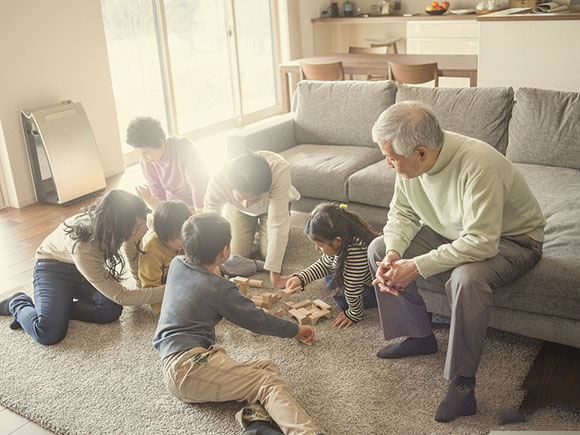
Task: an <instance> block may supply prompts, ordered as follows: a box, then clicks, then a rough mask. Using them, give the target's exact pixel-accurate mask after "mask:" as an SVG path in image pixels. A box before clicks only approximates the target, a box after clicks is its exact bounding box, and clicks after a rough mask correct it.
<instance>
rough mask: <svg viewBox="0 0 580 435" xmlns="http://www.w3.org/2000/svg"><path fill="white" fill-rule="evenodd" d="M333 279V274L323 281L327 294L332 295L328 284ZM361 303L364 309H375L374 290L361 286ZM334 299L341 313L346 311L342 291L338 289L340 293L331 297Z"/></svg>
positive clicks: (346, 305) (375, 298)
mask: <svg viewBox="0 0 580 435" xmlns="http://www.w3.org/2000/svg"><path fill="white" fill-rule="evenodd" d="M333 278H334V274H332V275H327V276H326V277H325V278H324V280H325V281H326V288H327V289H328V291H329V292H331V293H333V292H334V289H331V288H330V283H331V282H332V280H333ZM362 295H363V303H364V307H365V308H377V296H376V294H375V288H374V287H372V286H371V287H368V286H366V285H365V286H363V293H362ZM332 297H333V298H334V300H335V301H336V303H337V304H338V306H339V307H340V309H341V310H342V311H344V310H346V309H348V304H347V302H346V298H345V297H344V291H343V290H342V289H340V291H339V292H338V293H337V294H336V295H333V296H332Z"/></svg>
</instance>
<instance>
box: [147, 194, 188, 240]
mask: <svg viewBox="0 0 580 435" xmlns="http://www.w3.org/2000/svg"><path fill="white" fill-rule="evenodd" d="M190 216H191V210H190V209H189V207H188V206H187V204H186V203H185V202H183V201H162V202H160V203H159V205H158V206H157V207H156V208H155V213H154V214H153V230H154V231H155V234H157V236H158V237H159V238H160V239H161V240H162V241H163V242H169V241H170V240H173V239H176V238H178V237H181V227H182V226H183V223H184V222H185V221H186V220H187V219H189V217H190Z"/></svg>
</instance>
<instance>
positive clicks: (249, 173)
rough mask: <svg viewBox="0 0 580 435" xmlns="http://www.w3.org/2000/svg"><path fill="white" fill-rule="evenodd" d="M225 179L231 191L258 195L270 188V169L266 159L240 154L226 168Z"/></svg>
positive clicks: (254, 154) (255, 155)
mask: <svg viewBox="0 0 580 435" xmlns="http://www.w3.org/2000/svg"><path fill="white" fill-rule="evenodd" d="M226 178H227V180H228V183H230V186H231V187H232V189H236V190H237V191H238V192H242V193H249V194H252V195H259V194H262V193H264V192H267V191H268V190H270V187H271V186H272V169H271V168H270V165H269V164H268V162H267V161H266V159H265V158H264V157H262V156H260V155H259V154H256V153H245V154H240V155H239V156H237V157H234V158H233V159H231V160H230V161H229V162H228V164H227V167H226Z"/></svg>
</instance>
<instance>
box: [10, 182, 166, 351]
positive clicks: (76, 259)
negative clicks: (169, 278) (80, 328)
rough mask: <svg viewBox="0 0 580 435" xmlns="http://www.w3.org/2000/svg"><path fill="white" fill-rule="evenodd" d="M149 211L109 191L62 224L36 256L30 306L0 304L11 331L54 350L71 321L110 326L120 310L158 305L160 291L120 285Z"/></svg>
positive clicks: (22, 297)
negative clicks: (19, 332) (22, 330)
mask: <svg viewBox="0 0 580 435" xmlns="http://www.w3.org/2000/svg"><path fill="white" fill-rule="evenodd" d="M149 211H150V210H149V209H148V207H147V205H146V204H145V202H144V201H143V200H142V199H141V198H140V197H139V196H137V195H134V194H132V193H129V192H126V191H123V190H112V191H110V192H108V193H106V194H105V195H104V196H103V197H102V198H101V199H100V200H99V201H98V202H97V203H96V204H95V205H93V206H91V207H90V208H89V209H88V210H86V211H85V212H83V213H80V214H77V215H75V216H73V217H71V218H70V219H66V220H65V221H64V222H62V223H61V224H60V225H59V226H58V227H57V228H56V229H55V230H54V231H53V232H52V233H51V234H49V235H48V236H47V237H46V239H44V241H43V242H42V244H41V245H40V247H39V248H38V249H37V251H36V265H35V267H34V302H33V300H32V298H31V297H30V296H28V295H26V294H24V293H16V294H15V295H12V296H11V297H10V298H8V299H6V300H4V301H2V302H0V314H2V315H13V316H14V320H13V321H12V323H11V325H10V327H11V328H12V329H18V328H20V327H22V329H24V331H26V333H27V334H29V335H30V336H31V337H32V338H33V339H34V340H35V341H36V342H38V343H40V344H54V343H58V342H59V341H61V340H62V339H63V338H64V336H65V335H66V331H67V328H68V322H69V319H75V320H82V321H84V322H91V323H108V322H113V321H115V320H117V319H118V318H119V316H120V315H121V311H122V310H123V305H140V304H150V303H157V302H161V300H162V298H163V291H164V286H161V287H153V288H147V289H139V290H138V291H136V290H137V289H136V288H129V287H127V286H125V285H124V284H123V281H124V277H123V275H124V272H125V268H126V266H127V264H126V263H127V261H126V258H127V259H128V260H129V269H130V271H131V272H132V274H133V276H134V277H135V276H136V273H137V260H138V259H137V254H138V249H139V244H140V242H141V238H142V237H143V235H144V234H145V232H146V231H147V222H146V221H147V213H148V212H149ZM121 249H123V250H124V251H125V256H124V255H123V254H122V252H121ZM137 282H138V280H137Z"/></svg>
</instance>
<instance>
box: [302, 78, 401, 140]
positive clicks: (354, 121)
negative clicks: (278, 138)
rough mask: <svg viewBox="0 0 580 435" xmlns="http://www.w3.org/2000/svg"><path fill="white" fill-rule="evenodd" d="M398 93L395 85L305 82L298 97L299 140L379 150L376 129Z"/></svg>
mask: <svg viewBox="0 0 580 435" xmlns="http://www.w3.org/2000/svg"><path fill="white" fill-rule="evenodd" d="M396 92H397V87H396V85H395V83H394V82H391V81H376V82H367V81H352V80H347V81H339V82H323V81H301V82H300V83H298V88H297V89H296V93H295V94H294V111H295V112H296V140H297V142H298V143H299V144H300V143H309V144H333V145H347V146H367V147H375V146H376V145H375V144H374V143H373V140H372V136H371V130H372V127H373V125H374V124H375V121H376V120H377V119H378V117H379V115H380V114H381V113H382V112H383V111H384V110H385V109H387V108H388V107H389V106H391V105H392V104H394V102H395V94H396Z"/></svg>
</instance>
